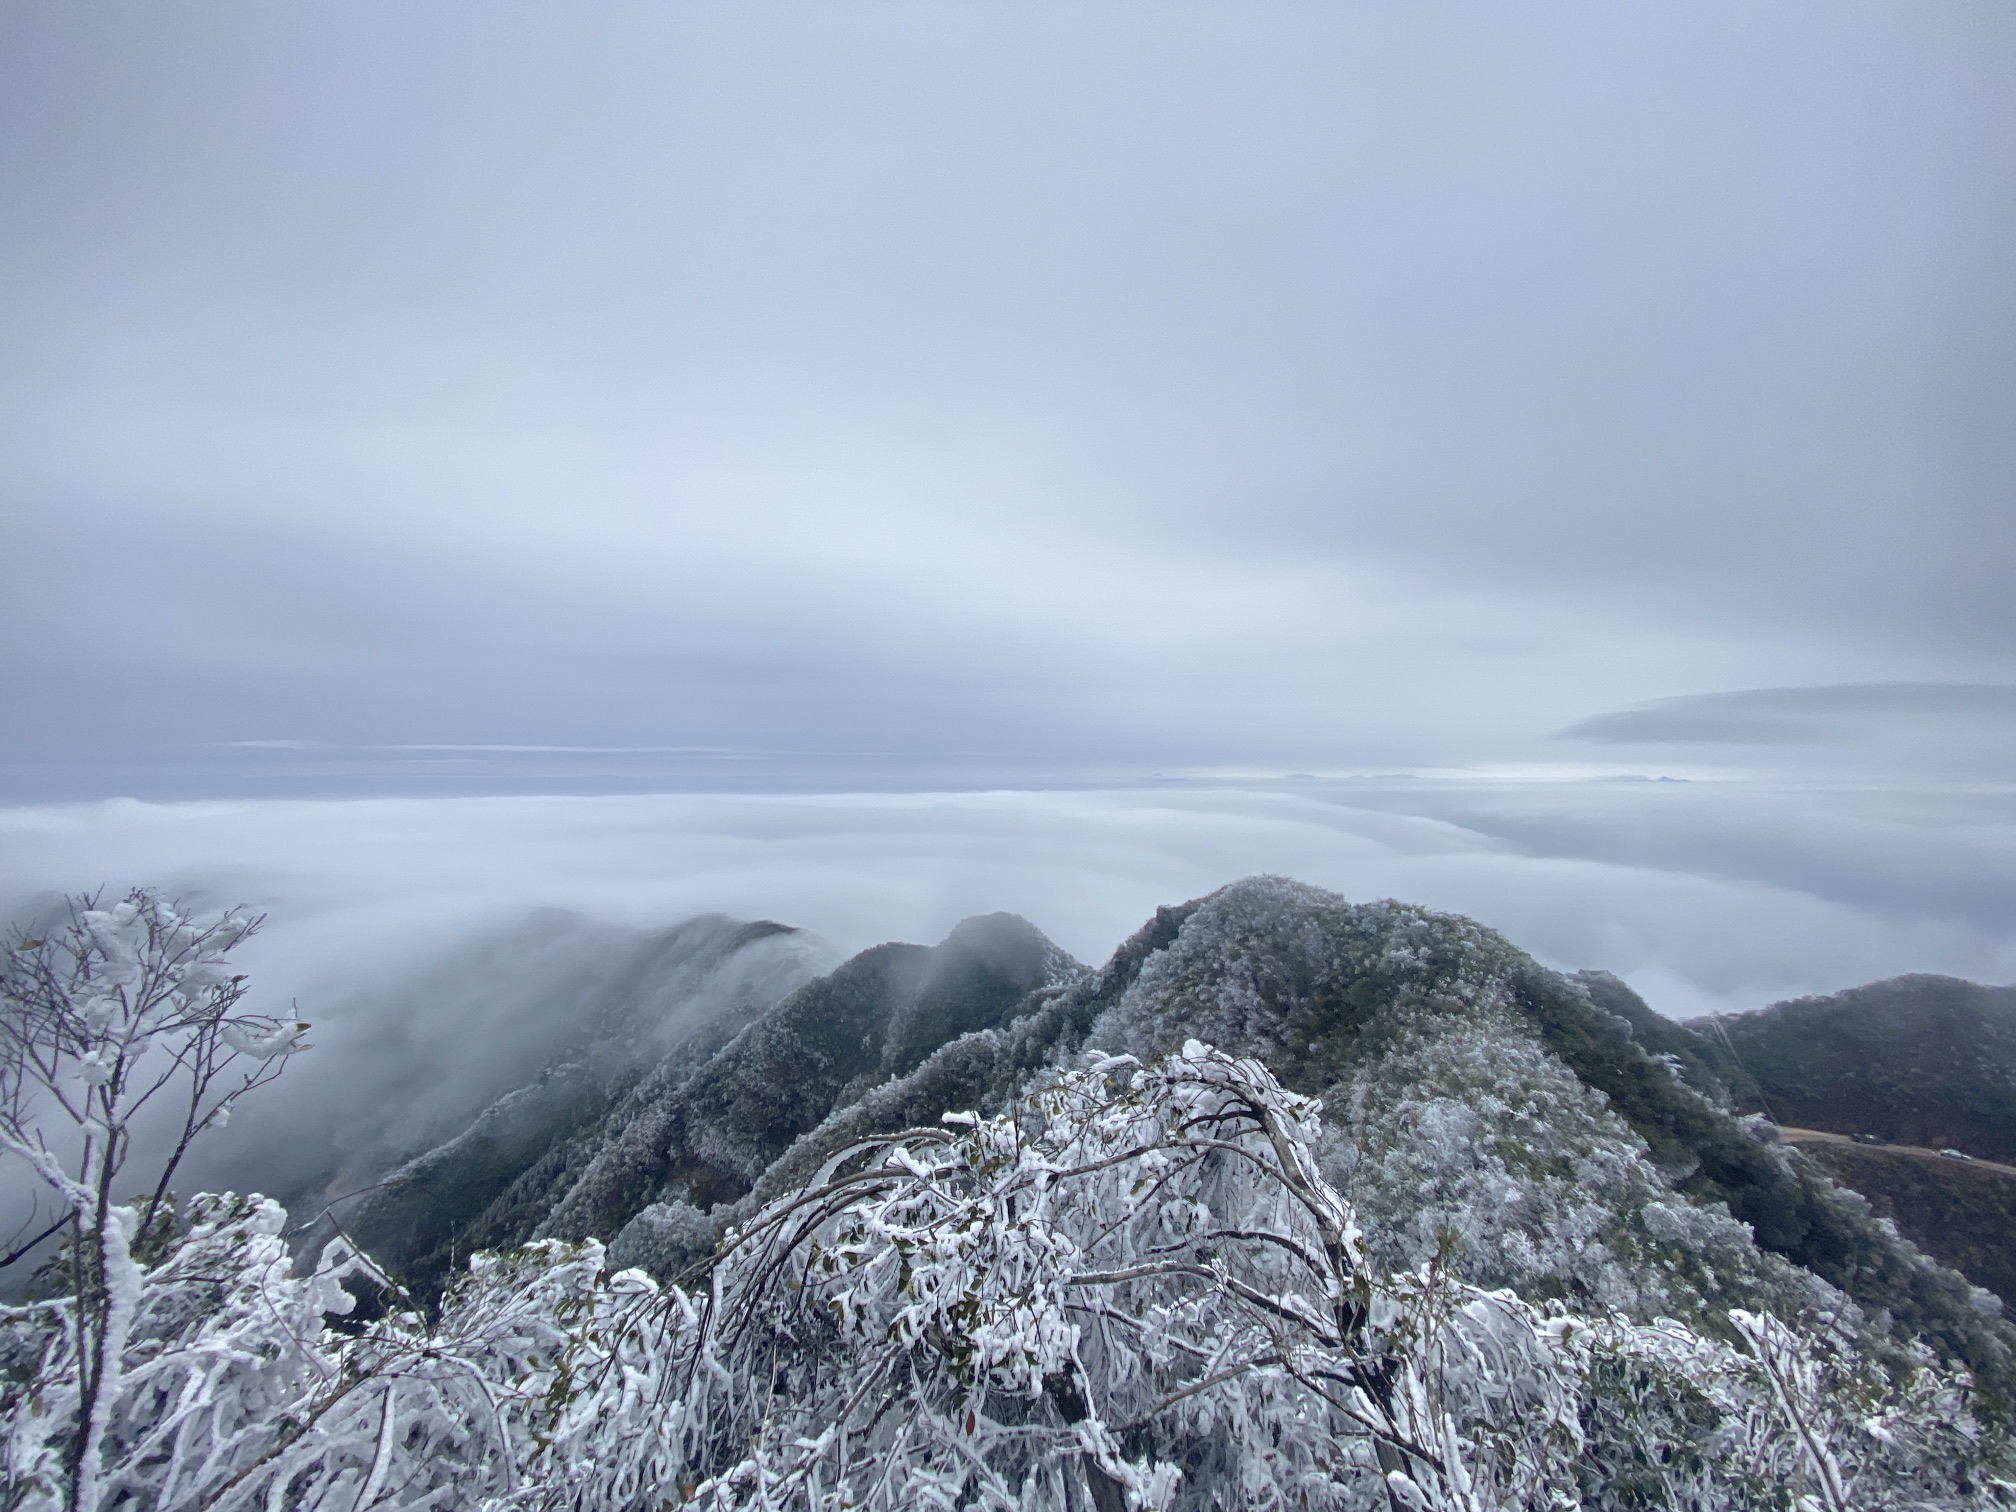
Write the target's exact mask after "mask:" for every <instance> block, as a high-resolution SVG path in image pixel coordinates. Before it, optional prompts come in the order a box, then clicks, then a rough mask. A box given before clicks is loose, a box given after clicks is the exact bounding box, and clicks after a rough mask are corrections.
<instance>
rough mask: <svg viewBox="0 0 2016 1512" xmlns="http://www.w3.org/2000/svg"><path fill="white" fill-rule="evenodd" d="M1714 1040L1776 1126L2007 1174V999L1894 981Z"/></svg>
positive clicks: (2011, 1029) (1941, 982)
mask: <svg viewBox="0 0 2016 1512" xmlns="http://www.w3.org/2000/svg"><path fill="white" fill-rule="evenodd" d="M1722 1029H1723V1032H1724V1033H1725V1034H1726V1036H1727V1042H1728V1045H1729V1048H1730V1049H1731V1050H1733V1052H1734V1053H1735V1055H1736V1056H1737V1058H1738V1059H1739V1060H1740V1062H1741V1066H1742V1070H1743V1071H1744V1072H1746V1073H1748V1076H1749V1078H1750V1079H1751V1080H1752V1081H1753V1082H1754V1084H1755V1089H1756V1091H1758V1092H1760V1093H1761V1094H1762V1095H1763V1103H1762V1105H1763V1106H1765V1107H1768V1108H1769V1110H1770V1112H1771V1114H1772V1116H1773V1117H1775V1118H1776V1119H1777V1120H1778V1121H1779V1122H1780V1123H1784V1124H1790V1125H1795V1126H1797V1127H1800V1128H1808V1129H1825V1130H1829V1131H1831V1132H1833V1133H1836V1134H1860V1133H1868V1134H1877V1135H1881V1136H1882V1137H1883V1138H1885V1139H1888V1140H1891V1141H1894V1142H1895V1143H1898V1144H1912V1145H1924V1146H1927V1147H1929V1148H1931V1149H1935V1150H1936V1149H1943V1148H1945V1147H1947V1146H1949V1145H1950V1146H1952V1147H1953V1148H1955V1149H1960V1150H1965V1151H1966V1152H1967V1153H1968V1154H1970V1155H1976V1156H1982V1157H1985V1158H1987V1159H1990V1160H2000V1161H2010V1162H2016V987H1981V986H1977V985H1975V984H1974V983H1972V982H1963V981H1960V980H1958V979H1957V978H1954V977H1943V976H1901V977H1894V978H1892V979H1891V980H1889V981H1887V982H1872V983H1870V984H1869V985H1868V986H1866V987H1851V988H1849V989H1848V990H1847V991H1846V992H1837V993H1835V994H1833V995H1832V996H1831V997H1811V998H1797V999H1794V1000H1793V1001H1791V1002H1785V1003H1774V1004H1772V1005H1771V1006H1770V1007H1769V1008H1763V1009H1759V1010H1757V1011H1756V1012H1754V1013H1743V1014H1737V1015H1735V1016H1733V1017H1729V1018H1725V1019H1723V1020H1722ZM1739 1095H1740V1090H1739Z"/></svg>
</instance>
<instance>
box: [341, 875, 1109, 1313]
mask: <svg viewBox="0 0 2016 1512" xmlns="http://www.w3.org/2000/svg"><path fill="white" fill-rule="evenodd" d="M721 925H722V926H727V928H726V931H725V932H722V930H720V929H717V934H719V936H720V938H719V940H718V942H717V943H718V946H719V949H718V951H717V954H718V955H719V959H718V960H717V961H715V962H714V963H713V965H712V969H711V972H709V971H702V972H698V973H697V974H696V973H695V972H693V971H692V970H690V969H688V971H687V975H688V976H689V977H691V978H692V980H691V981H690V982H689V983H688V984H687V989H686V991H685V993H684V995H683V997H682V998H681V999H680V1001H681V1002H682V1003H686V1004H687V1006H685V1007H683V1009H682V1013H681V1016H680V1018H679V1027H678V1032H676V1033H668V1032H667V1031H666V1030H665V1028H664V1027H663V1026H662V1025H658V1024H654V1023H651V1022H646V1021H644V1020H643V1019H642V1018H640V1016H639V1015H638V1014H637V1013H635V1012H634V1011H633V1012H623V1013H615V1014H612V1015H611V1017H610V1020H609V1022H608V1023H605V1024H602V1025H598V1026H597V1028H596V1029H595V1030H594V1031H593V1032H591V1033H589V1034H588V1035H586V1036H585V1037H584V1041H583V1043H582V1044H581V1045H580V1046H579V1047H577V1049H575V1050H574V1051H572V1052H570V1053H569V1054H567V1055H565V1056H563V1057H560V1058H559V1059H557V1060H556V1061H555V1063H554V1064H552V1065H550V1066H548V1067H547V1068H545V1069H544V1070H543V1071H542V1072H541V1073H540V1074H539V1075H538V1076H537V1077H535V1078H533V1079H532V1080H531V1081H529V1082H528V1083H526V1084H525V1085H524V1086H521V1087H518V1088H515V1089H514V1090H512V1091H511V1092H509V1093H507V1094H506V1095H505V1096H503V1097H502V1098H500V1099H499V1100H498V1101H497V1102H496V1103H495V1104H493V1105H492V1106H491V1107H490V1108H488V1109H486V1110H485V1111H484V1112H483V1113H482V1114H481V1115H480V1116H479V1117H478V1118H477V1119H476V1120H475V1122H474V1123H472V1124H471V1125H470V1126H469V1127H468V1128H467V1129H465V1130H464V1131H462V1132H461V1133H460V1134H458V1135H456V1136H455V1137H454V1138H453V1139H450V1140H449V1141H447V1142H446V1143H444V1144H442V1145H441V1146H440V1147H438V1148H437V1149H434V1150H432V1151H429V1152H428V1153H427V1154H425V1155H423V1156H421V1157H419V1158H418V1159H416V1160H413V1161H411V1162H409V1163H408V1164H407V1165H405V1166H404V1167H402V1168H401V1169H400V1170H398V1171H396V1172H394V1173H393V1175H392V1176H391V1177H390V1178H388V1179H387V1180H386V1182H385V1183H384V1185H383V1186H382V1187H381V1188H380V1189H379V1190H377V1191H375V1192H373V1193H371V1194H369V1196H367V1197H366V1198H365V1199H364V1200H363V1201H362V1202H360V1203H359V1204H358V1207H357V1211H356V1212H355V1214H354V1215H353V1216H352V1218H351V1219H350V1220H349V1227H350V1230H351V1232H352V1233H353V1234H354V1236H355V1237H356V1238H357V1239H358V1240H359V1241H360V1242H361V1243H363V1244H365V1245H366V1247H368V1248H370V1249H371V1250H372V1252H373V1253H374V1254H376V1255H379V1256H381V1257H383V1258H384V1259H386V1260H387V1261H389V1262H390V1263H391V1264H392V1265H393V1266H394V1267H395V1268H396V1269H397V1270H398V1271H399V1272H400V1273H401V1274H402V1276H403V1277H404V1279H406V1280H407V1281H408V1282H409V1283H411V1284H412V1285H414V1287H415V1288H416V1290H418V1291H420V1292H422V1293H423V1294H426V1293H431V1292H432V1291H433V1290H434V1289H435V1288H436V1287H437V1286H438V1284H439V1282H440V1281H441V1279H442V1278H443V1277H444V1276H445V1275H446V1274H447V1273H448V1272H449V1271H450V1270H452V1269H453V1268H454V1266H455V1264H456V1262H457V1259H458V1257H459V1256H462V1255H466V1254H468V1253H469V1252H470V1251H471V1250H473V1249H480V1248H499V1247H504V1246H509V1245H512V1244H520V1243H523V1242H525V1241H526V1240H528V1239H531V1238H533V1237H535V1236H538V1235H552V1236H557V1237H564V1238H579V1237H585V1236H588V1235H609V1234H614V1233H616V1232H617V1231H618V1230H620V1229H621V1228H622V1227H623V1226H624V1224H625V1223H626V1222H628V1221H629V1220H630V1219H631V1218H632V1217H633V1216H635V1215H636V1213H637V1212H638V1211H639V1210H640V1209H641V1208H643V1207H644V1206H645V1205H646V1204H648V1203H652V1202H680V1203H687V1204H692V1205H695V1206H697V1207H698V1208H701V1209H705V1208H709V1207H712V1206H715V1205H717V1204H719V1203H723V1202H728V1201H732V1200H734V1199H735V1198H738V1197H740V1196H742V1195H743V1194H744V1193H746V1192H747V1191H748V1190H749V1189H750V1187H751V1186H752V1185H753V1184H754V1183H755V1181H756V1179H757V1178H758V1177H759V1176H761V1175H762V1174H763V1172H764V1171H765V1170H766V1169H767V1168H768V1167H769V1166H770V1165H771V1164H772V1163H773V1162H774V1161H775V1160H776V1159H777V1157H778V1156H780V1155H781V1154H783V1153H784V1151H785V1150H786V1149H787V1148H789V1146H790V1145H791V1144H792V1142H793V1141H794V1140H796V1139H797V1138H798V1137H799V1136H801V1135H802V1134H804V1133H806V1132H807V1131H808V1130H810V1129H812V1128H813V1127H815V1126H816V1125H817V1124H818V1123H819V1122H820V1121H821V1120H822V1119H824V1118H826V1117H827V1116H828V1115H829V1114H830V1113H831V1112H832V1111H833V1110H834V1108H835V1107H836V1106H841V1105H845V1104H847V1103H850V1102H852V1101H854V1100H855V1099H858V1098H859V1097H860V1096H861V1095H862V1094H864V1093H865V1092H867V1091H868V1090H869V1089H870V1088H872V1087H874V1086H876V1085H877V1084H878V1083H881V1082H884V1081H887V1080H889V1079H890V1078H891V1077H895V1076H901V1075H902V1074H904V1073H906V1072H909V1071H911V1070H913V1069H914V1068H915V1067H916V1066H917V1064H918V1063H919V1062H920V1061H921V1060H923V1059H924V1058H925V1057H926V1056H927V1055H929V1054H930V1053H931V1052H932V1051H934V1050H936V1049H937V1048H938V1047H939V1046H940V1045H942V1044H944V1043H945V1042H946V1041H947V1040H948V1039H952V1038H954V1037H956V1036H958V1035H962V1034H966V1033H969V1032H971V1031H974V1030H979V1029H985V1028H988V1027H990V1026H992V1025H995V1024H998V1023H1000V1022H1003V1021H1004V1020H1006V1019H1007V1018H1009V1017H1010V1016H1011V1015H1012V1014H1013V1012H1014V1011H1015V1009H1016V1008H1017V1007H1018V1006H1019V1005H1021V1004H1022V1003H1023V1001H1024V1000H1025V999H1026V998H1028V997H1029V995H1030V994H1031V993H1032V992H1035V991H1037V990H1038V989H1041V988H1044V987H1049V986H1053V985H1055V984H1057V983H1060V982H1063V981H1068V980H1070V979H1072V978H1073V977H1075V976H1077V975H1079V974H1081V973H1082V971H1083V968H1082V967H1081V966H1079V965H1078V963H1077V962H1075V961H1073V960H1072V959H1071V958H1070V957H1069V956H1068V955H1066V954H1065V953H1064V952H1063V951H1061V950H1059V949H1058V948H1057V947H1056V946H1055V945H1053V944H1051V943H1050V941H1048V940H1047V939H1045V938H1044V937H1043V935H1042V934H1041V933H1040V932H1038V931H1037V930H1036V929H1035V927H1034V926H1032V925H1030V924H1029V923H1027V922H1026V921H1024V920H1022V919H1019V918H1016V917H1014V916H1013V915H1011V914H992V915H988V916H986V917H984V918H975V919H968V920H966V921H965V922H964V923H962V924H960V925H959V926H958V927H957V928H956V929H954V930H953V931H952V933H951V934H950V935H949V936H948V937H947V938H946V940H945V941H944V943H943V944H941V945H938V946H937V947H935V948H927V947H925V946H921V945H900V944H892V945H878V946H876V947H874V948H873V949H871V950H866V951H863V952H862V953H861V954H859V955H857V956H855V957H853V958H852V959H850V960H848V961H847V962H845V963H844V964H842V965H841V966H840V967H838V968H837V969H836V970H834V971H832V972H830V973H829V974H827V975H825V976H822V977H818V978H815V979H813V980H811V981H809V982H807V981H805V980H804V974H803V973H801V974H799V975H798V976H797V977H796V978H795V980H791V981H788V982H787V981H781V980H779V979H777V978H776V977H774V976H765V977H763V978H762V980H763V981H764V983H765V984H766V985H772V984H774V986H773V990H770V991H766V992H764V993H762V994H760V995H758V996H751V995H749V994H747V993H735V992H723V991H721V990H719V988H718V986H716V985H715V981H714V979H715V977H718V976H721V975H722V974H724V973H726V974H729V975H732V974H733V972H734V965H735V962H737V961H738V960H739V959H740V958H741V956H742V955H743V954H744V953H745V952H747V951H750V950H757V951H761V950H762V949H763V948H764V947H763V942H764V941H766V940H768V939H770V938H771V937H772V935H773V934H778V933H782V934H790V933H793V932H791V931H784V930H782V927H781V926H778V925H772V924H754V925H731V921H721ZM684 928H689V929H690V928H691V926H684ZM674 933H675V934H677V933H678V932H677V931H675V932H674ZM744 974H746V972H745V973H744ZM649 976H650V973H649V971H648V969H647V970H646V971H645V972H644V973H643V980H640V982H639V983H638V989H639V990H640V991H644V990H646V989H647V988H648V986H649ZM801 984H802V985H801ZM791 989H795V990H791ZM655 996H656V998H658V999H662V998H663V997H664V996H665V993H664V991H663V984H662V983H661V984H659V990H658V991H657V992H656V994H655ZM689 999H690V1000H695V1001H698V1002H701V1003H704V1004H706V1005H707V1011H699V1010H698V1009H696V1008H695V1007H694V1006H692V1005H691V1004H690V1003H688V1002H687V1000H689ZM618 1043H622V1044H627V1045H630V1046H633V1047H634V1046H635V1045H636V1044H638V1043H642V1044H645V1045H648V1046H650V1047H652V1049H653V1051H654V1054H653V1056H652V1058H651V1059H650V1060H649V1061H647V1062H646V1063H644V1065H643V1066H641V1067H639V1065H638V1060H637V1057H636V1055H635V1052H634V1048H633V1049H632V1051H631V1053H629V1054H627V1055H620V1054H616V1053H614V1051H615V1046H616V1044H618ZM598 1047H607V1048H606V1049H605V1050H604V1051H603V1053H597V1051H598Z"/></svg>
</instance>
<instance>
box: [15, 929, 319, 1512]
mask: <svg viewBox="0 0 2016 1512" xmlns="http://www.w3.org/2000/svg"><path fill="white" fill-rule="evenodd" d="M258 927H259V920H258V919H256V918H251V917H248V916H246V915H244V914H242V913H237V912H227V913H225V914H222V915H221V916H219V917H216V918H212V919H208V920H201V919H195V918H190V917H187V916H185V915H184V914H183V913H181V912H180V911H178V909H177V908H176V907H175V906H174V905H172V904H170V903H168V902H166V901H164V900H163V899H161V898H160V897H159V896H157V895H156V894H154V893H151V892H146V891H136V892H133V893H131V894H129V895H128V896H127V897H125V898H124V899H122V900H121V901H119V902H118V903H115V904H113V905H111V906H110V907H103V906H101V905H100V900H99V899H98V898H96V897H78V898H73V899H71V900H70V902H69V906H68V913H67V918H65V919H64V920H63V921H62V922H61V923H60V924H58V925H57V927H55V928H53V929H51V930H49V931H47V932H46V933H45V934H43V935H41V936H40V937H36V936H31V935H28V934H26V933H24V932H22V931H19V930H16V931H15V932H14V934H13V936H12V938H11V939H10V940H9V941H8V942H7V946H8V948H7V949H6V951H5V952H4V954H0V1152H5V1153H6V1154H9V1155H12V1156H14V1157H15V1158H17V1159H18V1160H20V1161H22V1162H24V1163H25V1164H26V1165H27V1166H28V1168H29V1169H30V1170H31V1171H32V1172H33V1173H34V1175H35V1177H36V1178H37V1179H38V1181H39V1183H40V1194H39V1198H38V1201H37V1204H36V1206H35V1207H34V1208H33V1209H32V1210H31V1211H30V1213H29V1214H28V1215H27V1217H26V1218H25V1219H24V1220H23V1222H22V1224H21V1225H20V1227H19V1228H18V1229H17V1230H16V1232H15V1238H16V1239H17V1240H23V1238H24V1236H30V1237H27V1238H26V1239H25V1242H21V1243H17V1244H16V1245H15V1248H14V1251H13V1254H12V1255H11V1256H10V1257H9V1258H10V1259H19V1258H22V1257H25V1256H26V1255H28V1254H30V1253H32V1252H33V1249H34V1246H35V1245H36V1244H37V1243H39V1242H40V1241H42V1240H45V1239H48V1238H50V1237H53V1236H57V1235H61V1236H62V1239H63V1244H62V1248H61V1250H60V1254H59V1257H58V1262H57V1265H56V1268H55V1276H56V1279H57V1280H58V1281H60V1283H61V1286H62V1289H63V1291H64V1292H65V1293H66V1294H67V1297H68V1301H69V1305H68V1307H67V1308H66V1309H65V1310H64V1311H63V1312H62V1314H61V1316H62V1317H63V1319H64V1324H65V1328H66V1329H67V1330H68V1333H67V1337H66V1340H65V1343H64V1348H65V1349H66V1350H67V1351H68V1354H69V1356H70V1358H71V1359H72V1361H73V1365H72V1367H71V1369H70V1376H71V1389H72V1390H73V1391H74V1393H75V1396H76V1416H75V1422H74V1425H73V1428H72V1430H71V1432H70V1436H69V1440H68V1447H67V1450H66V1456H67V1459H68V1466H67V1491H66V1501H67V1504H68V1505H70V1506H71V1507H88V1506H93V1505H95V1504H96V1501H97V1494H98V1493H97V1488H98V1477H99V1474H100V1469H101V1463H102V1460H103V1443H102V1440H103V1437H104V1433H105V1427H106V1421H107V1414H108V1412H109V1411H110V1409H111V1404H112V1403H113V1402H114V1401H115V1400H116V1399H117V1398H118V1397H119V1394H120V1390H121V1387H120V1374H121V1371H122V1369H123V1361H124V1357H125V1354H126V1345H127V1339H128V1335H129V1332H130V1330H131V1328H132V1326H133V1321H134V1314H135V1310H136V1308H137V1307H138V1305H139V1299H140V1291H141V1278H142V1268H143V1256H144V1255H145V1253H146V1251H147V1249H148V1247H149V1246H150V1244H151V1243H152V1242H153V1241H154V1240H155V1239H156V1238H157V1236H158V1230H159V1227H160V1225H161V1224H162V1223H163V1222H164V1221H165V1219H166V1217H167V1212H166V1207H167V1199H168V1191H169V1183H170V1182H171V1181H172V1180H173V1178H174V1175H175V1171H176V1169H177V1168H178V1167H179V1165H180V1164H181V1162H182V1159H183V1156H184V1155H185V1154H186V1153H187V1151H188V1149H189V1146H190V1144H191V1142H192V1141H193V1140H194V1139H195V1138H196V1137H197V1136H198V1135H199V1134H201V1133H202V1132H203V1131H204V1130H206V1129H211V1128H216V1127H218V1126H219V1125H221V1124H222V1123H223V1122H224V1121H225V1119H226V1118H228V1117H229V1115H230V1111H231V1106H232V1104H233V1103H234V1102H235V1101H236V1100H237V1099H238V1098H239V1097H242V1096H243V1095H244V1094H245V1093H247V1092H249V1091H251V1090H252V1089H253V1088H255V1087H257V1086H259V1085H260V1084H261V1083H262V1082H265V1081H268V1080H270V1079H271V1078H272V1077H273V1076H274V1075H276V1074H277V1073H278V1071H279V1069H280V1067H281V1065H282V1063H283V1062H284V1059H285V1057H286V1056H288V1055H290V1054H292V1053H293V1052H294V1051H296V1050H298V1049H300V1048H302V1041H301V1034H302V1032H303V1031H304V1030H305V1029H306V1028H307V1026H306V1025H305V1024H301V1023H298V1022H296V1021H294V1020H293V1019H291V1018H287V1019H276V1018H272V1017H269V1016H265V1015H259V1014H250V1013H244V1012H241V1011H240V1010H239V1003H240V1001H241V999H242V998H243V996H244V991H245V988H244V981H245V979H244V977H243V976H242V975H235V974H233V973H232V972H231V971H230V969H229V967H228V965H227V964H226V959H225V958H226V957H227V956H228V954H229V953H230V951H231V950H232V948H233V947H235V946H236V945H238V944H239V943H240V942H241V941H243V940H244V939H245V938H246V937H247V936H248V935H250V934H251V933H252V932H253V931H254V930H256V929H257V928H258ZM164 1105H165V1106H164ZM143 1115H148V1116H153V1117H159V1118H162V1119H164V1120H165V1126H166V1128H167V1131H168V1132H167V1135H166V1137H165V1139H160V1140H159V1145H158V1148H159V1149H160V1154H159V1156H158V1158H156V1159H154V1160H152V1161H151V1162H142V1163H141V1164H140V1165H138V1166H136V1163H135V1158H134V1157H135V1154H136V1148H135V1134H136V1123H137V1121H138V1120H140V1119H141V1118H142V1117H143ZM136 1180H137V1181H139V1182H140V1183H141V1189H142V1190H143V1191H144V1192H145V1197H144V1200H143V1201H141V1202H139V1203H137V1204H134V1205H124V1204H122V1203H120V1202H119V1201H117V1200H116V1198H117V1197H118V1196H121V1195H123V1193H122V1192H121V1191H120V1188H121V1187H122V1186H126V1185H131V1184H133V1183H134V1182H135V1181H136ZM44 1203H46V1204H47V1206H46V1207H45V1206H43V1204H44ZM52 1214H53V1215H52ZM38 1219H46V1220H47V1221H46V1225H45V1226H43V1227H42V1230H41V1232H40V1233H36V1232H35V1230H36V1228H37V1226H38Z"/></svg>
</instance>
